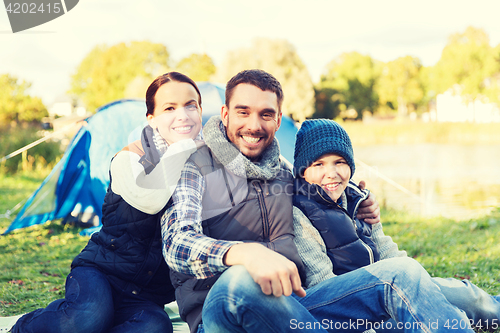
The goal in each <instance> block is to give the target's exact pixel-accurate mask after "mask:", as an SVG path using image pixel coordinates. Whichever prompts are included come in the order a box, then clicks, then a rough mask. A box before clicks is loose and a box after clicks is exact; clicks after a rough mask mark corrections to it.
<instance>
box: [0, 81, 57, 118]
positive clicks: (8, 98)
mask: <svg viewBox="0 0 500 333" xmlns="http://www.w3.org/2000/svg"><path fill="white" fill-rule="evenodd" d="M30 86H31V84H30V83H28V82H25V81H23V80H19V79H18V78H16V77H14V76H11V75H9V74H3V75H0V125H7V124H9V123H10V122H12V121H15V122H16V123H20V122H34V121H40V120H41V119H42V118H43V117H46V116H47V115H48V113H47V108H46V107H45V105H44V104H43V103H42V100H41V99H40V98H38V97H33V96H30V95H28V93H27V91H28V90H29V88H30Z"/></svg>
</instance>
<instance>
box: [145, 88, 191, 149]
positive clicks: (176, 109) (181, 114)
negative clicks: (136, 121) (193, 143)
mask: <svg viewBox="0 0 500 333" xmlns="http://www.w3.org/2000/svg"><path fill="white" fill-rule="evenodd" d="M198 97H199V96H198V93H197V92H196V90H195V89H194V87H193V86H192V85H190V84H189V83H185V82H177V81H170V82H167V83H165V84H163V85H162V86H160V88H158V90H157V91H156V94H155V97H154V98H155V109H154V112H153V114H149V115H148V116H147V118H148V123H149V125H150V126H151V127H153V128H156V129H158V132H159V133H160V135H161V136H162V137H163V138H164V139H165V140H166V141H167V143H168V144H172V143H174V142H177V141H179V140H183V139H194V138H195V137H196V136H197V135H198V133H199V132H200V130H201V107H200V105H199V104H198Z"/></svg>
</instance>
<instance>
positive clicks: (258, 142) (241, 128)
mask: <svg viewBox="0 0 500 333" xmlns="http://www.w3.org/2000/svg"><path fill="white" fill-rule="evenodd" d="M226 103H229V108H228V107H227V106H226V105H224V106H223V107H222V112H221V117H222V122H223V124H224V126H226V131H227V136H228V138H229V140H230V141H231V142H232V143H234V144H235V145H236V147H238V149H239V150H240V151H241V153H242V154H243V155H245V156H246V157H248V158H249V159H250V160H251V161H258V160H259V159H260V157H261V155H262V152H263V151H264V150H265V149H266V148H267V147H268V146H269V145H270V144H271V143H272V141H273V139H274V135H275V133H276V131H277V130H278V129H279V127H280V125H281V112H280V111H279V108H278V98H277V97H276V94H275V93H274V92H271V91H267V90H266V91H262V90H260V88H258V87H256V86H254V85H251V84H247V83H241V84H239V85H237V86H236V88H234V91H233V95H232V96H231V100H230V101H226Z"/></svg>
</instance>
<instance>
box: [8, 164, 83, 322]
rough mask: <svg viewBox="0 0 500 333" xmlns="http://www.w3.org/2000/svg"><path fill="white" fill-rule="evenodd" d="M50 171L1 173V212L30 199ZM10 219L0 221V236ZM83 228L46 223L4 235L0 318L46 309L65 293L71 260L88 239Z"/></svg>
mask: <svg viewBox="0 0 500 333" xmlns="http://www.w3.org/2000/svg"><path fill="white" fill-rule="evenodd" d="M49 172H50V169H43V170H38V171H37V172H31V173H18V174H16V175H15V176H11V177H9V176H6V175H5V174H0V198H1V199H0V214H4V213H5V212H6V211H7V210H8V209H12V208H13V207H14V206H15V205H16V204H17V203H19V202H21V201H22V200H24V199H26V198H27V197H28V196H29V195H30V194H31V193H32V192H33V191H34V190H35V189H36V188H37V187H38V186H39V185H40V183H41V182H42V181H43V179H44V178H45V177H46V176H47V175H48V173H49ZM10 222H11V220H9V219H7V218H0V233H3V232H4V231H5V230H6V229H7V227H8V226H9V224H10ZM79 231H80V229H78V228H74V227H70V226H62V225H61V224H60V223H58V222H51V223H47V224H45V225H42V226H34V227H30V228H25V229H21V230H15V231H13V232H12V233H9V234H8V235H6V236H0V262H1V263H2V271H1V272H0V294H1V295H2V296H1V298H0V316H10V315H15V314H19V313H24V312H28V311H30V310H34V309H36V308H39V307H44V306H46V305H47V304H48V303H49V302H51V301H53V300H54V299H57V298H60V297H62V296H63V295H64V281H65V278H66V275H67V274H68V273H69V268H70V264H71V260H72V259H73V257H74V256H75V255H76V254H78V253H79V252H80V251H81V249H82V248H83V247H84V246H85V244H86V243H87V241H88V238H87V237H81V236H79V235H78V232H79Z"/></svg>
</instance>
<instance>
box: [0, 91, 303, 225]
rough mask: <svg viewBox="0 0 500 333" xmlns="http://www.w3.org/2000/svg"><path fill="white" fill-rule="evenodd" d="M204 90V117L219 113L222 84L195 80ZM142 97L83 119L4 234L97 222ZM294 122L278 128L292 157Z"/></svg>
mask: <svg viewBox="0 0 500 333" xmlns="http://www.w3.org/2000/svg"><path fill="white" fill-rule="evenodd" d="M198 87H199V88H200V91H201V94H202V104H203V105H202V106H203V123H205V122H206V121H207V120H208V118H210V117H211V116H213V115H217V114H220V108H221V106H222V104H224V88H223V87H221V86H219V85H215V84H212V83H208V82H201V83H199V84H198ZM145 114H146V105H145V103H144V101H143V100H130V99H126V100H120V101H116V102H113V103H110V104H107V105H105V106H103V107H101V108H100V109H99V110H97V112H96V114H94V115H93V116H91V117H89V118H88V119H87V120H86V125H85V126H82V128H81V129H80V130H79V131H78V132H77V134H76V135H75V137H74V138H73V140H72V141H71V143H70V144H69V146H68V148H67V149H66V151H65V153H64V155H63V157H62V159H61V160H60V161H59V163H58V164H57V165H56V166H55V167H54V169H53V170H52V172H51V173H50V174H49V176H48V177H47V178H46V179H45V180H44V181H43V183H42V185H41V186H40V187H39V188H38V189H37V190H36V191H35V192H34V193H33V194H32V195H31V197H30V198H29V199H28V200H27V202H26V203H25V204H24V206H23V207H22V208H21V210H20V212H19V213H18V214H17V216H16V218H15V220H14V221H13V222H12V223H11V225H10V226H9V228H8V229H7V230H6V231H5V234H6V233H8V232H10V231H12V230H14V229H19V228H23V227H27V226H31V225H35V224H41V223H44V222H46V221H49V220H54V219H59V218H62V219H64V221H65V222H67V221H72V220H75V221H83V222H85V223H86V224H87V225H89V226H97V225H99V224H100V217H101V206H102V203H103V201H104V195H105V194H106V189H107V187H108V184H109V163H110V161H111V158H112V157H113V156H114V155H115V154H116V153H117V152H118V151H120V150H121V149H122V148H123V147H124V146H126V145H127V144H129V143H130V142H133V141H135V140H137V139H139V137H140V133H141V130H142V128H143V127H144V126H145V124H146V120H145ZM296 132H297V128H296V126H295V123H294V121H293V120H292V119H291V118H289V117H286V116H284V117H283V120H282V124H281V128H280V130H279V131H278V132H277V134H276V137H277V138H278V140H279V142H280V146H281V154H282V155H283V156H284V157H285V158H286V159H287V160H288V161H289V162H291V163H293V146H294V142H295V133H296Z"/></svg>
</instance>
